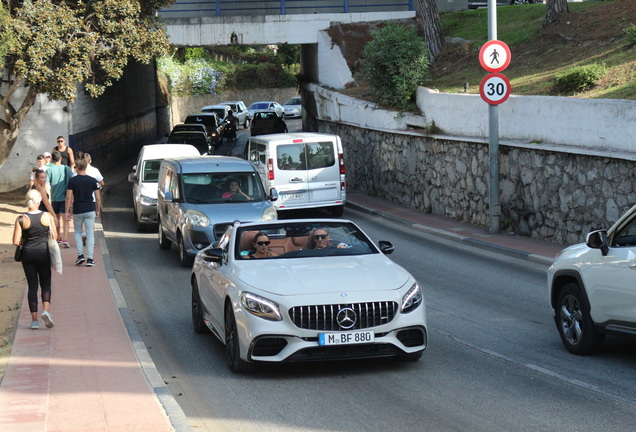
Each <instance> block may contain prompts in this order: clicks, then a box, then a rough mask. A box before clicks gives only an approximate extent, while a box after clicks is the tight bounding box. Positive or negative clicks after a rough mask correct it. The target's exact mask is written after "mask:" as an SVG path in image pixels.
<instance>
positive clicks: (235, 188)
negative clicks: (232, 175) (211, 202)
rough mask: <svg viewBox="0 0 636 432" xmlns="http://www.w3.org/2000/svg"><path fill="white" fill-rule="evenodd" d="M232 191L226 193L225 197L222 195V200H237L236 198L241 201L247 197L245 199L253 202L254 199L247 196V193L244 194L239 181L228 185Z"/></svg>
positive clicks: (232, 181)
mask: <svg viewBox="0 0 636 432" xmlns="http://www.w3.org/2000/svg"><path fill="white" fill-rule="evenodd" d="M228 186H229V188H230V190H229V191H227V192H224V193H223V195H221V198H223V199H235V198H239V199H241V198H242V197H245V199H248V200H251V199H252V198H251V197H250V196H249V195H248V194H246V193H245V192H243V191H242V190H241V185H240V184H239V182H238V180H230V184H229V185H228Z"/></svg>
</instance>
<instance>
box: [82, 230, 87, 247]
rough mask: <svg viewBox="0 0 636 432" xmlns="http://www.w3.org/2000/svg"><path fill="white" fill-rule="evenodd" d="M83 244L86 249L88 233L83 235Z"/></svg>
mask: <svg viewBox="0 0 636 432" xmlns="http://www.w3.org/2000/svg"><path fill="white" fill-rule="evenodd" d="M82 244H83V245H84V247H86V233H85V232H83V233H82Z"/></svg>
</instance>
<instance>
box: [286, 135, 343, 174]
mask: <svg viewBox="0 0 636 432" xmlns="http://www.w3.org/2000/svg"><path fill="white" fill-rule="evenodd" d="M335 163H336V157H335V150H334V143H333V142H331V141H326V142H313V143H305V144H302V143H299V144H285V145H279V146H278V147H276V164H277V166H278V169H280V170H286V171H298V170H303V171H304V170H308V169H309V170H312V169H319V168H327V167H330V166H333V165H334V164H335Z"/></svg>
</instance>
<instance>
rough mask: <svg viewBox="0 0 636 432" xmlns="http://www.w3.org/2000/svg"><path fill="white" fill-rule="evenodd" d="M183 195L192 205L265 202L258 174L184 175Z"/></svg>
mask: <svg viewBox="0 0 636 432" xmlns="http://www.w3.org/2000/svg"><path fill="white" fill-rule="evenodd" d="M182 180H183V193H184V198H185V201H186V202H187V203H190V204H224V203H233V202H255V201H263V200H265V194H264V192H263V185H262V183H261V179H260V177H259V175H258V173H255V172H233V173H188V174H183V175H182Z"/></svg>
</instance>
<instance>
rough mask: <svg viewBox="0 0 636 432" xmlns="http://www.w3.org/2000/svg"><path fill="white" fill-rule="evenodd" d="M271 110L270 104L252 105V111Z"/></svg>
mask: <svg viewBox="0 0 636 432" xmlns="http://www.w3.org/2000/svg"><path fill="white" fill-rule="evenodd" d="M268 108H269V104H268V103H253V104H252V105H250V109H262V110H265V109H268Z"/></svg>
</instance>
